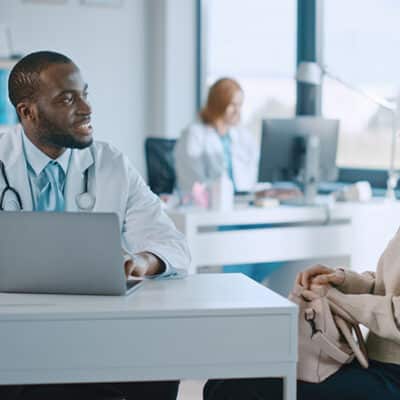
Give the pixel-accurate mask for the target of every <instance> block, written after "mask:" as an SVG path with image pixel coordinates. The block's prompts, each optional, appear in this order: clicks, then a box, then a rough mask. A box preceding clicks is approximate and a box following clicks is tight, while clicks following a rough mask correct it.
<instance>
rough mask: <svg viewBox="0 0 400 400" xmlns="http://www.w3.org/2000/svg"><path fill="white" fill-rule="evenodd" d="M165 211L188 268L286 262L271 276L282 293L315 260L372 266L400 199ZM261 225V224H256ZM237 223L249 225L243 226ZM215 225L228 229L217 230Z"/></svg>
mask: <svg viewBox="0 0 400 400" xmlns="http://www.w3.org/2000/svg"><path fill="white" fill-rule="evenodd" d="M168 214H169V215H170V217H171V218H172V219H173V221H174V222H175V224H176V226H177V228H178V229H179V230H181V231H182V232H183V233H184V234H185V236H186V238H187V240H188V244H189V248H190V251H191V253H192V264H191V272H196V271H197V270H198V268H199V267H201V266H210V265H211V266H212V265H229V264H246V263H259V262H274V261H282V262H285V266H284V267H282V268H280V269H279V270H277V271H275V272H273V273H272V274H271V275H270V278H269V279H270V285H271V287H273V288H274V290H276V291H278V292H280V293H283V294H286V293H288V290H289V289H290V288H291V286H292V284H293V280H294V276H295V274H296V273H297V272H298V271H299V270H302V269H304V268H305V267H306V266H307V265H310V263H314V262H324V263H328V264H331V265H333V266H336V265H343V266H351V267H352V268H353V269H356V270H359V271H362V270H365V269H369V270H375V268H376V264H377V261H378V258H379V256H380V254H381V253H382V251H383V250H384V248H385V246H386V244H387V243H388V241H389V239H390V238H391V237H392V236H393V235H394V233H395V232H396V230H397V229H398V227H399V226H400V202H392V203H387V202H384V201H383V199H377V200H374V201H371V202H370V203H365V204H360V203H337V204H336V205H334V207H333V208H331V209H330V211H327V209H326V208H324V207H289V206H280V207H276V208H265V209H262V208H256V207H247V208H239V209H235V210H233V211H231V212H214V211H207V210H199V209H178V210H171V211H168ZM260 224H264V225H266V227H262V228H260V227H259V225H260ZM242 225H247V226H248V227H249V228H252V229H246V230H243V229H242V228H241V226H242ZM219 226H231V227H233V230H230V231H218V230H217V228H218V227H219Z"/></svg>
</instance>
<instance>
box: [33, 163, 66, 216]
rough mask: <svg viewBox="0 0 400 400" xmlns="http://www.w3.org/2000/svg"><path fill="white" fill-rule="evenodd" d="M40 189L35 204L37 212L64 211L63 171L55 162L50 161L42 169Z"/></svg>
mask: <svg viewBox="0 0 400 400" xmlns="http://www.w3.org/2000/svg"><path fill="white" fill-rule="evenodd" d="M40 175H41V185H40V186H41V187H40V193H39V196H38V202H37V211H64V195H63V192H62V183H61V181H62V179H63V177H64V176H63V175H64V171H63V170H62V168H61V166H60V164H58V162H57V161H50V162H49V163H48V164H47V165H46V167H45V168H43V170H42V172H41V173H40Z"/></svg>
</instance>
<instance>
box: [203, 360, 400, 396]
mask: <svg viewBox="0 0 400 400" xmlns="http://www.w3.org/2000/svg"><path fill="white" fill-rule="evenodd" d="M203 394H204V397H203V398H204V400H239V399H240V400H281V399H282V380H281V379H278V378H270V379H268V378H265V379H232V380H212V381H208V382H207V384H206V385H205V387H204V391H203ZM297 399H298V400H395V399H396V400H399V399H400V365H395V364H388V363H381V362H378V361H370V367H369V368H368V369H363V368H362V367H361V366H360V365H359V364H358V363H357V362H353V363H351V364H349V365H346V366H344V367H342V368H341V369H340V370H339V371H338V372H336V373H335V374H334V375H332V376H330V377H329V378H328V379H326V380H325V381H324V382H321V383H318V384H315V383H306V382H302V381H298V382H297Z"/></svg>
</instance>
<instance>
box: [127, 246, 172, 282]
mask: <svg viewBox="0 0 400 400" xmlns="http://www.w3.org/2000/svg"><path fill="white" fill-rule="evenodd" d="M124 268H125V275H126V277H127V278H128V277H130V276H135V277H142V276H146V275H147V276H149V275H157V274H161V273H162V272H164V271H165V264H164V262H163V261H161V259H160V258H158V257H157V256H156V255H154V254H152V253H149V252H145V251H144V252H141V253H136V254H134V255H133V256H132V258H130V259H128V260H126V261H125V264H124Z"/></svg>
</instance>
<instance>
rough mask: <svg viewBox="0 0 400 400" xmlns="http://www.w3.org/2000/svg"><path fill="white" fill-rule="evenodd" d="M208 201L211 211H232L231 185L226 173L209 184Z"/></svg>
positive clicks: (232, 196) (232, 192) (232, 194)
mask: <svg viewBox="0 0 400 400" xmlns="http://www.w3.org/2000/svg"><path fill="white" fill-rule="evenodd" d="M210 200H211V201H210V208H211V209H212V210H215V211H230V210H232V209H233V201H234V189H233V183H232V181H231V179H230V178H229V176H228V174H227V173H226V172H224V173H223V174H222V175H221V176H220V177H219V178H217V179H216V180H215V181H214V182H213V183H212V184H211V187H210Z"/></svg>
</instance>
